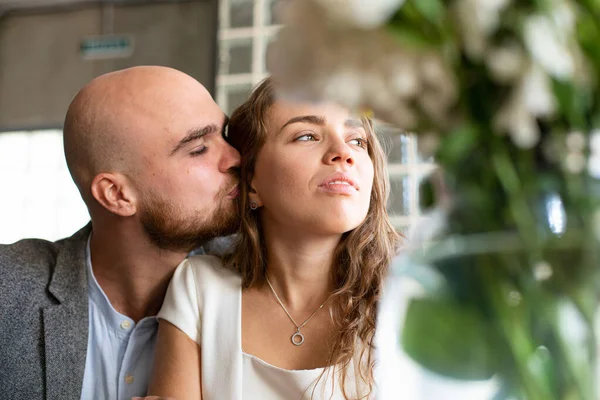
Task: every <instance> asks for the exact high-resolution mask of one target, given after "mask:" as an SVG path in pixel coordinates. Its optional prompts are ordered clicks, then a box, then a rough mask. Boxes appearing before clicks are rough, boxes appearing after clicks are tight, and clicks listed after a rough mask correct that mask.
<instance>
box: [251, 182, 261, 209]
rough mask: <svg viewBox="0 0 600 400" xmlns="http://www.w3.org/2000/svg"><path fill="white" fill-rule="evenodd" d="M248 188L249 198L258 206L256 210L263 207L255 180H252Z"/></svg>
mask: <svg viewBox="0 0 600 400" xmlns="http://www.w3.org/2000/svg"><path fill="white" fill-rule="evenodd" d="M248 186H249V187H248V197H249V199H250V201H251V202H254V203H255V204H256V208H258V207H262V205H263V203H262V200H261V199H260V195H259V194H258V190H256V187H255V186H254V180H252V182H250V185H248Z"/></svg>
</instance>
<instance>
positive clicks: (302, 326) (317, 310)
mask: <svg viewBox="0 0 600 400" xmlns="http://www.w3.org/2000/svg"><path fill="white" fill-rule="evenodd" d="M265 278H267V283H268V284H269V287H270V288H271V291H272V292H273V295H274V296H275V299H277V302H278V303H279V305H280V306H281V308H282V309H283V311H285V313H286V314H287V316H288V318H289V319H290V320H291V321H292V323H293V324H294V326H295V327H296V333H294V334H293V335H292V343H293V344H295V345H296V346H300V345H301V344H302V343H304V336H303V335H302V334H301V333H300V329H302V328H304V326H305V325H306V324H308V321H310V320H311V318H312V317H314V316H315V314H316V313H318V312H319V310H320V309H321V308H323V306H325V304H327V302H328V301H329V299H330V298H331V295H329V297H328V298H327V299H326V300H325V301H324V302H323V304H321V305H320V306H319V308H317V309H316V310H315V312H313V313H312V314H311V315H310V317H308V318H307V319H306V321H304V322H303V323H302V324H301V325H298V324H297V323H296V321H295V320H294V317H292V315H291V314H290V313H289V312H288V310H287V308H285V306H284V305H283V302H282V301H281V299H280V298H279V296H278V295H277V292H276V291H275V289H273V285H271V281H270V280H269V277H268V276H266V275H265ZM296 336H298V337H299V338H300V341H299V342H298V341H296V340H295V337H296Z"/></svg>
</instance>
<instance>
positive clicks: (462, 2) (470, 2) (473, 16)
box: [455, 0, 511, 58]
mask: <svg viewBox="0 0 600 400" xmlns="http://www.w3.org/2000/svg"><path fill="white" fill-rule="evenodd" d="M510 1H511V0H458V1H457V2H456V3H455V13H456V16H457V18H458V21H459V25H460V29H461V36H462V40H463V42H464V47H465V50H466V52H467V54H469V56H471V57H473V58H479V57H480V56H482V55H483V53H484V52H485V48H486V45H487V38H488V36H490V35H491V34H492V33H493V32H494V31H495V30H496V28H497V27H498V23H499V22H500V12H502V10H503V9H504V8H505V7H506V6H507V5H508V4H509V3H510Z"/></svg>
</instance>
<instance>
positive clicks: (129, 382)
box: [125, 375, 133, 385]
mask: <svg viewBox="0 0 600 400" xmlns="http://www.w3.org/2000/svg"><path fill="white" fill-rule="evenodd" d="M125 383H126V384H128V385H131V384H132V383H133V376H131V375H127V376H126V377H125Z"/></svg>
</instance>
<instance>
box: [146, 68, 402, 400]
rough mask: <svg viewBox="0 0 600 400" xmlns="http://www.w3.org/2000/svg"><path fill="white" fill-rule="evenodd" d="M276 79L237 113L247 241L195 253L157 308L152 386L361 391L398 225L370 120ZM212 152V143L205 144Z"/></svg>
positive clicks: (268, 392) (182, 390) (186, 391)
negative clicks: (286, 90) (294, 95)
mask: <svg viewBox="0 0 600 400" xmlns="http://www.w3.org/2000/svg"><path fill="white" fill-rule="evenodd" d="M273 91H274V89H273V82H272V81H271V79H267V80H265V81H264V82H263V83H261V84H260V85H259V86H258V87H257V88H256V89H255V91H254V92H253V93H252V95H251V96H250V99H249V100H248V101H247V102H246V103H245V104H243V105H242V106H241V107H239V108H238V109H237V110H236V111H235V112H234V113H233V115H232V116H231V121H230V124H229V134H228V137H229V140H230V142H231V143H232V144H233V145H234V146H235V147H236V148H237V149H238V150H239V151H240V153H241V154H242V163H241V182H242V183H241V185H240V198H239V204H240V213H241V231H240V239H239V243H238V244H237V247H236V249H235V251H234V253H233V255H232V256H230V257H229V258H227V259H225V260H224V261H223V262H221V260H220V259H218V258H216V257H210V256H199V257H191V258H190V259H189V260H186V261H184V262H183V263H182V264H181V265H180V266H179V267H178V269H177V271H176V272H175V275H174V277H173V280H172V282H171V286H170V288H169V292H168V293H167V297H166V299H165V303H164V305H163V309H162V310H161V312H160V314H159V318H161V321H160V328H159V339H158V345H157V350H156V351H157V354H156V361H155V371H154V377H153V383H152V384H151V387H150V391H149V394H154V395H160V396H169V397H174V398H177V399H178V400H183V399H198V398H204V399H205V400H211V399H226V400H227V399H241V398H242V397H243V398H251V399H261V400H262V399H267V400H268V399H281V398H284V399H304V398H319V399H320V398H325V399H328V398H335V399H353V398H367V397H369V395H370V394H371V392H372V390H373V365H374V360H373V336H374V331H375V314H376V309H375V308H376V304H377V300H378V298H379V295H380V291H381V283H382V279H383V277H384V276H385V273H386V269H387V266H388V264H389V262H390V260H391V258H392V257H393V254H394V246H395V242H396V240H397V238H398V237H397V234H396V233H395V231H394V229H393V227H392V226H391V224H390V222H389V219H388V216H387V214H386V211H385V206H386V201H387V196H388V189H387V176H386V171H385V156H384V154H383V151H382V149H381V147H380V145H379V143H378V142H377V138H376V137H375V135H374V133H373V129H372V125H371V122H370V121H369V120H367V119H366V118H362V119H360V118H359V119H356V118H352V117H351V116H350V115H349V114H348V111H347V110H345V109H342V108H340V107H337V106H335V105H307V104H294V103H287V102H285V101H281V100H276V99H275V96H274V92H273ZM209 151H210V149H209Z"/></svg>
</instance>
